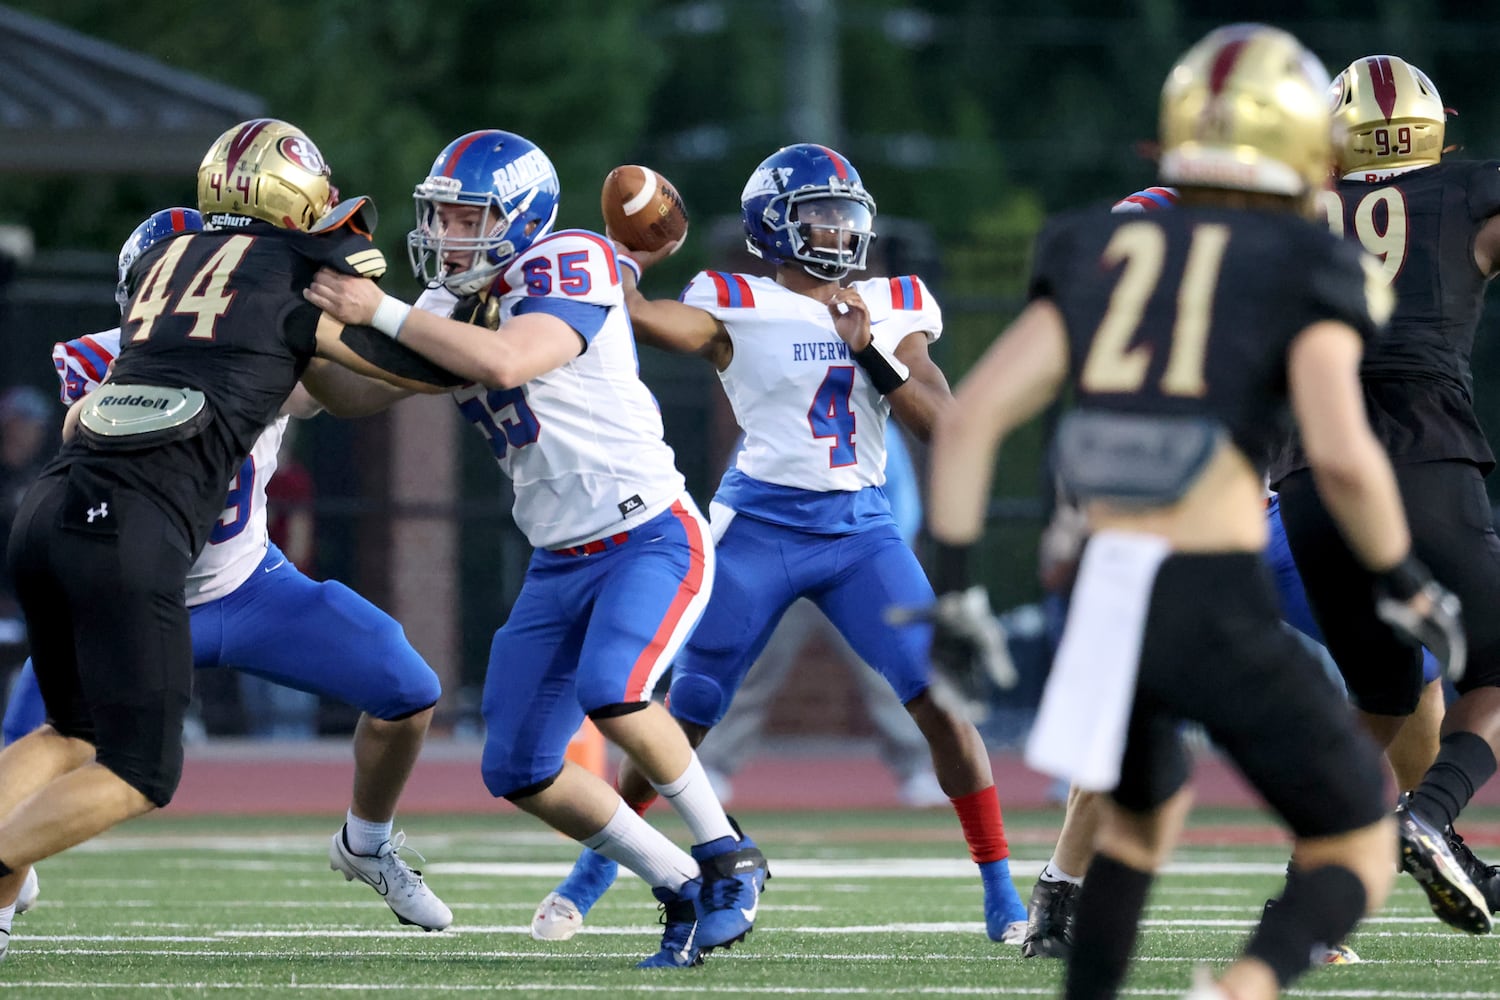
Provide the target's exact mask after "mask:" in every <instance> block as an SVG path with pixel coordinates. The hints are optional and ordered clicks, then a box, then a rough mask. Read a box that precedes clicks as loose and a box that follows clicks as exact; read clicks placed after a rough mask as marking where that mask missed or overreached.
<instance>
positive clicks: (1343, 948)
mask: <svg viewBox="0 0 1500 1000" xmlns="http://www.w3.org/2000/svg"><path fill="white" fill-rule="evenodd" d="M1362 961H1364V959H1362V958H1360V957H1359V956H1358V955H1357V954H1355V953H1354V949H1353V948H1351V947H1349V946H1348V945H1347V944H1340V945H1334V946H1333V947H1332V948H1329V947H1328V946H1327V945H1321V944H1320V945H1318V946H1317V948H1316V949H1315V950H1314V951H1313V964H1314V965H1356V964H1358V963H1360V962H1362Z"/></svg>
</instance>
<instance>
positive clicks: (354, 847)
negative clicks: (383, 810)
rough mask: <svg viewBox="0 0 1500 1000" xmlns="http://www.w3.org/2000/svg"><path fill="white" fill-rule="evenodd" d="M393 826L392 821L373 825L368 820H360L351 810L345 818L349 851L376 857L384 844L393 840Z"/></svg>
mask: <svg viewBox="0 0 1500 1000" xmlns="http://www.w3.org/2000/svg"><path fill="white" fill-rule="evenodd" d="M393 825H394V824H393V821H392V820H386V821H385V822H384V823H372V822H370V821H369V820H367V819H360V818H359V817H358V816H356V815H354V810H352V809H351V810H349V812H348V813H347V814H345V816H344V839H345V840H347V841H348V842H349V850H351V851H353V852H354V853H355V854H364V855H374V854H375V853H377V852H378V851H379V850H380V847H381V845H382V844H384V843H385V842H386V841H387V840H390V839H391V827H392V826H393Z"/></svg>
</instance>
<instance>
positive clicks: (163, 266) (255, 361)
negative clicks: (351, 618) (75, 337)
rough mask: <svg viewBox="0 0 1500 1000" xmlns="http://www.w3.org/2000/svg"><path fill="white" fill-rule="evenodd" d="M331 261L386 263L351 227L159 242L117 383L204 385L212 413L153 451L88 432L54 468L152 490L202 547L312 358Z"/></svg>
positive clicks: (146, 269)
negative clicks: (98, 439)
mask: <svg viewBox="0 0 1500 1000" xmlns="http://www.w3.org/2000/svg"><path fill="white" fill-rule="evenodd" d="M325 266H326V267H330V268H334V269H336V270H339V271H342V272H344V273H346V274H353V275H359V274H364V273H373V274H379V273H381V272H383V271H384V268H385V261H384V258H383V257H382V255H381V253H380V251H379V250H378V249H376V248H375V246H374V245H373V244H372V243H371V242H370V241H369V239H368V238H367V237H365V236H363V235H360V234H358V233H355V232H353V231H351V230H349V229H347V228H346V229H337V230H333V231H332V232H328V233H323V234H318V235H310V234H306V233H298V232H291V231H288V230H283V229H278V228H276V227H275V226H272V225H269V224H265V223H254V224H251V225H247V226H244V227H243V228H240V229H235V230H218V231H211V232H202V233H191V234H184V235H181V236H176V237H173V238H171V239H169V240H164V241H162V242H161V243H160V244H158V245H157V246H154V247H152V248H151V250H150V251H148V252H147V254H146V255H145V256H144V257H143V258H142V259H141V260H140V261H139V262H138V263H137V264H136V268H137V273H138V274H140V275H141V276H142V277H141V278H140V281H139V287H138V288H137V290H136V293H135V295H134V296H133V297H132V298H131V300H130V302H129V303H128V304H127V305H126V307H125V311H124V316H123V318H122V321H121V327H120V354H119V356H118V357H117V358H116V359H115V362H114V367H113V370H112V372H111V374H110V376H109V382H110V383H111V384H132V385H154V386H167V387H173V388H188V389H197V390H199V391H201V392H202V393H203V394H204V395H205V397H206V399H207V407H208V409H209V410H210V411H211V413H212V419H211V420H210V421H209V423H208V425H207V426H206V427H204V428H203V430H201V431H200V432H199V433H197V434H195V435H193V436H192V437H190V438H187V439H186V440H182V441H175V442H171V443H168V444H162V445H158V446H155V447H152V448H148V449H145V450H131V451H101V450H95V449H94V448H92V447H91V446H90V445H89V444H88V443H87V442H86V441H84V440H83V438H82V436H81V435H80V436H79V437H77V438H75V439H74V440H72V441H70V442H69V443H68V444H66V445H65V446H64V447H63V449H62V451H61V453H60V454H59V455H58V457H57V458H56V459H55V460H54V461H53V463H52V465H51V466H50V467H49V469H48V472H55V471H58V470H60V469H63V468H66V467H69V466H74V467H76V466H83V467H85V468H86V469H87V471H88V473H89V474H90V475H91V476H92V477H95V478H97V479H98V480H100V481H102V482H106V483H112V484H116V485H120V486H124V487H127V488H129V489H132V490H135V491H137V492H139V493H142V494H144V495H146V496H148V497H150V498H151V499H152V500H153V501H155V502H156V503H157V504H158V505H159V506H160V507H161V508H162V509H163V510H164V511H166V512H167V513H168V514H170V515H172V516H174V517H175V518H177V519H179V521H180V524H181V526H182V528H183V531H184V537H185V538H186V539H187V541H188V542H189V544H190V545H191V549H192V551H193V552H195V553H196V552H197V551H199V549H201V548H202V545H203V542H204V540H205V538H206V537H207V535H208V532H209V531H210V529H211V527H212V525H213V523H214V521H215V520H216V519H217V518H218V517H219V515H220V513H221V512H222V510H223V506H224V494H225V492H226V491H227V490H228V488H229V483H230V480H231V479H232V478H233V476H234V474H235V472H236V471H237V470H238V469H239V467H240V465H241V464H242V463H243V462H244V460H245V456H246V455H248V454H249V452H250V448H251V446H252V445H253V444H254V443H255V439H256V438H257V437H258V436H259V435H260V433H261V431H263V430H264V429H265V427H266V425H267V424H269V423H270V422H271V421H272V420H274V419H275V418H276V415H277V412H278V411H279V410H280V409H281V406H282V404H283V403H284V402H285V401H286V398H287V396H288V395H289V394H290V393H291V391H292V389H293V388H294V387H295V386H296V384H297V381H298V379H300V378H301V377H302V372H303V370H304V369H305V368H306V367H307V363H308V361H309V360H310V359H311V358H312V357H313V354H314V351H315V349H316V336H315V331H316V328H317V324H318V319H319V317H320V316H321V315H322V313H321V311H320V310H318V309H317V308H316V307H314V306H313V305H311V304H309V303H308V302H307V301H306V300H305V299H304V298H303V297H302V291H303V289H305V288H307V287H308V286H309V285H310V284H311V283H312V278H313V275H314V274H315V273H316V272H317V270H318V268H320V267H325Z"/></svg>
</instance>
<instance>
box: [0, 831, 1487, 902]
mask: <svg viewBox="0 0 1500 1000" xmlns="http://www.w3.org/2000/svg"><path fill="white" fill-rule="evenodd" d="M1444 832H1445V833H1446V834H1447V835H1448V850H1450V851H1452V852H1453V857H1454V858H1456V859H1457V860H1458V863H1459V864H1460V865H1462V866H1463V870H1464V874H1466V875H1468V876H1469V881H1471V882H1473V883H1474V888H1476V889H1478V890H1479V894H1480V895H1481V896H1483V897H1484V902H1485V905H1487V906H1488V907H1489V908H1490V912H1491V913H1500V865H1486V864H1485V863H1484V862H1483V861H1481V860H1479V858H1478V857H1477V856H1476V855H1475V854H1474V851H1473V850H1472V849H1470V847H1469V845H1468V844H1465V843H1464V838H1463V837H1460V836H1459V835H1458V833H1457V832H1456V831H1455V830H1454V829H1453V827H1451V826H1450V827H1448V829H1447V830H1445V831H1444ZM18 912H19V911H18Z"/></svg>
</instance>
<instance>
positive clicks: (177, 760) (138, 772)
mask: <svg viewBox="0 0 1500 1000" xmlns="http://www.w3.org/2000/svg"><path fill="white" fill-rule="evenodd" d="M94 759H95V760H96V761H98V762H99V764H100V765H102V766H103V767H105V768H108V769H109V771H110V772H111V773H112V774H114V776H115V777H117V778H119V779H120V780H121V781H123V782H125V784H127V785H129V786H130V787H131V788H134V789H135V790H136V791H138V792H140V793H141V794H142V795H144V796H145V797H146V798H147V799H148V800H150V801H151V802H152V803H153V804H154V805H155V806H156V807H157V808H158V809H161V808H165V806H166V805H167V803H169V802H171V801H172V796H173V795H174V794H175V793H176V792H177V785H178V783H179V782H180V781H181V780H182V741H181V740H179V741H178V742H177V744H176V746H175V747H172V748H168V749H166V750H164V751H163V753H162V754H161V756H160V757H159V758H158V759H156V760H151V761H148V760H142V759H141V758H140V757H137V756H135V755H133V754H131V753H129V752H125V751H116V750H110V749H108V748H105V747H100V748H99V749H98V752H97V754H96V756H95V758H94Z"/></svg>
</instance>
